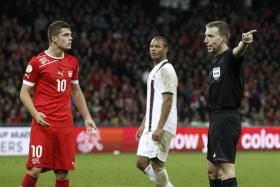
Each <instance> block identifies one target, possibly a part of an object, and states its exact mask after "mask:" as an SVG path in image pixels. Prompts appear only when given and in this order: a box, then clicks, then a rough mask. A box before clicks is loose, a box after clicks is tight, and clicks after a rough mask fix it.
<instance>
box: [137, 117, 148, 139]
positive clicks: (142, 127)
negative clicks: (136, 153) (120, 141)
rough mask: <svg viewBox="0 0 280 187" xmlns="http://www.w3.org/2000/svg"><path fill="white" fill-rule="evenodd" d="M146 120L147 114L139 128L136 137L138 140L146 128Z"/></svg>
mask: <svg viewBox="0 0 280 187" xmlns="http://www.w3.org/2000/svg"><path fill="white" fill-rule="evenodd" d="M145 122H146V115H145V117H144V119H143V120H142V123H141V126H140V127H139V128H138V130H137V132H136V134H135V139H136V140H137V141H138V140H139V139H140V136H141V135H142V133H143V130H144V128H145Z"/></svg>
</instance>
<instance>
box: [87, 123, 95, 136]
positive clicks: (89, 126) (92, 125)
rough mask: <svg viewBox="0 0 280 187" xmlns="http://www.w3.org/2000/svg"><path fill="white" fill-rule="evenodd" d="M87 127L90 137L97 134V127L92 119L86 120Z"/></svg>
mask: <svg viewBox="0 0 280 187" xmlns="http://www.w3.org/2000/svg"><path fill="white" fill-rule="evenodd" d="M85 127H86V129H87V133H88V134H90V135H95V134H96V125H95V123H94V121H93V120H92V119H89V120H85Z"/></svg>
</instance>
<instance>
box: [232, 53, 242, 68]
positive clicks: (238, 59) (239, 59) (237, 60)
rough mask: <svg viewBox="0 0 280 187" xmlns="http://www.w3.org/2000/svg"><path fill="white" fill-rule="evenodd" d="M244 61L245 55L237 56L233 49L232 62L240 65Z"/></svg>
mask: <svg viewBox="0 0 280 187" xmlns="http://www.w3.org/2000/svg"><path fill="white" fill-rule="evenodd" d="M243 61H244V55H243V56H242V57H240V58H236V57H235V56H234V54H233V51H232V50H231V52H230V62H231V63H232V65H234V66H240V65H241V64H242V63H243Z"/></svg>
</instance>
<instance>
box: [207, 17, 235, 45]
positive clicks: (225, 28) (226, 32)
mask: <svg viewBox="0 0 280 187" xmlns="http://www.w3.org/2000/svg"><path fill="white" fill-rule="evenodd" d="M205 27H206V28H211V27H217V28H218V31H219V34H220V36H222V37H225V38H226V43H228V41H229V38H230V29H229V25H228V24H227V23H226V22H224V21H212V22H210V23H208V24H206V26H205Z"/></svg>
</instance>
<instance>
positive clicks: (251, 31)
mask: <svg viewBox="0 0 280 187" xmlns="http://www.w3.org/2000/svg"><path fill="white" fill-rule="evenodd" d="M255 32H258V31H257V30H256V29H254V30H250V31H249V32H247V34H253V33H255Z"/></svg>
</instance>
